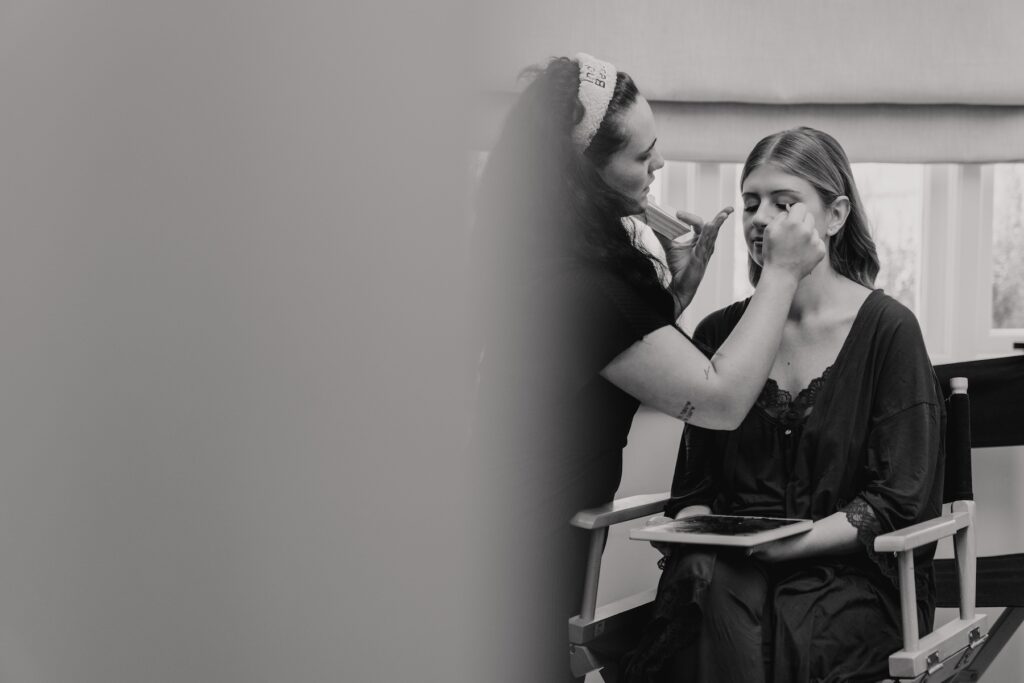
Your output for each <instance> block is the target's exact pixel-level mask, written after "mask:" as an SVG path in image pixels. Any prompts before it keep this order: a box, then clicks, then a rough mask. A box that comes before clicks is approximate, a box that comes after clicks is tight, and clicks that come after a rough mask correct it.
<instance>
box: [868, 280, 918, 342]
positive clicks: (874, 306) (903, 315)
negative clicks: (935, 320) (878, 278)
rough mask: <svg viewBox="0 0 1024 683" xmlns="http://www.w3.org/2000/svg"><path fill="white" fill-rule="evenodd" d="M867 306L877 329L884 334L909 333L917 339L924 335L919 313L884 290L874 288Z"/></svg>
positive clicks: (901, 334) (904, 334)
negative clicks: (918, 316)
mask: <svg viewBox="0 0 1024 683" xmlns="http://www.w3.org/2000/svg"><path fill="white" fill-rule="evenodd" d="M865 306H866V307H867V308H868V309H869V310H868V313H869V314H870V315H869V317H870V318H871V319H872V321H873V323H874V325H875V327H876V329H877V330H878V332H879V333H881V334H882V335H884V336H889V335H899V336H906V335H909V336H911V337H913V338H915V339H916V338H920V337H921V336H922V335H921V324H920V322H919V321H918V319H917V315H916V314H915V313H914V312H913V311H912V310H910V308H909V307H908V306H907V305H906V304H904V303H902V302H901V301H899V300H898V299H896V298H894V297H892V296H889V295H888V294H886V293H885V291H884V290H882V289H876V290H873V291H872V292H871V294H870V295H868V298H867V300H866V301H865Z"/></svg>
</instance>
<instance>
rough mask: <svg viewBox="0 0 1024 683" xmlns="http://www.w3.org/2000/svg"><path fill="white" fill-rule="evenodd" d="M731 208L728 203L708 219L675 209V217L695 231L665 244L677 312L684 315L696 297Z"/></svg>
mask: <svg viewBox="0 0 1024 683" xmlns="http://www.w3.org/2000/svg"><path fill="white" fill-rule="evenodd" d="M732 211H733V209H732V207H731V206H727V207H725V208H724V209H722V210H721V211H719V212H718V213H717V214H715V217H714V218H712V219H711V220H710V221H708V222H706V223H705V222H704V219H703V218H701V217H700V216H697V215H695V214H692V213H688V212H686V211H676V218H678V219H679V220H680V221H682V222H683V223H685V224H686V225H688V226H690V228H691V229H692V230H693V233H692V234H690V233H688V234H686V235H683V236H681V237H678V238H676V239H675V240H673V241H671V242H668V243H667V244H665V245H664V246H665V255H666V256H667V257H668V267H669V270H670V271H671V272H672V293H673V294H674V295H675V298H676V316H679V315H681V314H682V312H683V310H684V309H685V308H686V307H687V306H688V305H690V302H691V301H693V297H694V295H695V294H696V293H697V287H698V286H700V282H701V280H703V279H704V273H705V272H706V271H707V267H708V262H709V261H710V260H711V255H712V254H713V253H714V252H715V242H716V241H717V240H718V231H719V229H720V228H721V227H722V224H723V223H725V219H727V218H728V217H729V216H730V214H732Z"/></svg>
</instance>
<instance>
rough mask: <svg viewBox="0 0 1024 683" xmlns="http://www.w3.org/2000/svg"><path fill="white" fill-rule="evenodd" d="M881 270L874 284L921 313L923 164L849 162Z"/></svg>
mask: <svg viewBox="0 0 1024 683" xmlns="http://www.w3.org/2000/svg"><path fill="white" fill-rule="evenodd" d="M853 177H854V180H855V181H856V182H857V189H858V190H859V192H860V196H861V200H862V202H863V204H864V208H865V210H866V212H867V215H868V225H869V226H870V229H871V235H872V237H873V238H874V240H875V247H876V248H877V249H878V260H879V262H880V263H881V269H880V270H879V272H878V277H877V278H876V280H875V286H876V287H880V288H881V289H884V290H885V293H886V294H888V295H889V296H891V297H893V298H894V299H896V300H897V301H899V302H900V303H902V304H903V305H905V306H906V307H907V308H909V309H910V310H912V311H914V312H915V313H916V314H918V315H919V316H920V315H921V306H920V299H921V289H920V286H921V254H922V251H921V232H922V215H923V209H924V167H923V166H921V165H917V164H853Z"/></svg>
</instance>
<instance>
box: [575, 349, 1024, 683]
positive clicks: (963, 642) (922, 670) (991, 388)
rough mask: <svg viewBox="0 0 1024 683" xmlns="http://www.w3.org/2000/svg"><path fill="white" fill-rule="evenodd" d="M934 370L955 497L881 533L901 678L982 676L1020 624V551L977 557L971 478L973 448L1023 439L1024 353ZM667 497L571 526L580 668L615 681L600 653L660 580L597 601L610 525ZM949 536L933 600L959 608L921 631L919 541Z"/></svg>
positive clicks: (895, 667) (621, 636)
mask: <svg viewBox="0 0 1024 683" xmlns="http://www.w3.org/2000/svg"><path fill="white" fill-rule="evenodd" d="M935 370H936V373H937V374H938V376H939V378H940V380H941V382H942V385H943V387H944V392H945V393H946V401H947V415H948V420H947V433H946V470H945V481H944V489H943V491H944V495H943V500H944V502H945V503H948V504H949V506H948V512H946V513H945V514H943V515H942V516H941V517H938V518H936V519H934V520H929V521H927V522H923V523H921V524H918V525H915V526H912V527H908V528H905V529H900V530H898V531H895V532H892V533H889V534H884V535H882V536H879V537H877V538H876V539H875V550H876V551H877V552H893V553H896V554H897V556H898V558H899V566H900V578H901V580H900V600H901V606H902V615H903V637H904V646H903V649H902V650H900V651H899V652H896V653H894V654H892V655H891V656H890V657H889V675H890V676H891V677H892V679H893V680H895V681H900V682H903V681H915V682H918V683H925V682H927V683H940V682H942V681H954V680H959V681H977V680H979V679H980V678H981V675H982V674H983V673H984V671H985V669H986V668H987V667H988V666H989V664H991V662H992V661H993V660H994V659H995V657H996V656H997V655H998V654H999V651H1000V650H1001V649H1002V648H1003V647H1004V646H1005V645H1006V643H1007V642H1008V641H1009V639H1010V636H1012V635H1013V633H1014V631H1015V630H1016V629H1017V627H1019V626H1020V624H1021V623H1022V622H1024V554H1016V555H1003V556H998V557H983V558H976V557H975V531H974V517H975V509H974V500H973V498H974V496H973V490H972V479H971V447H974V448H986V447H991V446H1013V445H1024V356H1014V357H1010V358H998V359H992V360H985V361H973V362H967V363H954V364H949V365H940V366H936V368H935ZM954 378H957V379H956V380H955V381H954ZM968 386H969V387H970V390H971V397H970V399H968V397H967V393H966V390H967V387H968ZM668 500H669V494H668V493H656V494H645V495H638V496H632V497H629V498H622V499H619V500H615V501H613V502H612V503H609V504H608V505H604V506H601V507H598V508H592V509H589V510H582V511H580V512H579V513H577V514H576V516H575V517H573V519H572V522H571V524H572V525H573V526H576V527H578V528H580V529H585V530H589V531H590V532H591V534H592V535H591V545H590V556H589V559H588V563H587V571H586V576H585V579H584V591H583V604H582V606H581V609H580V613H579V614H577V615H576V616H574V617H572V618H571V619H570V620H569V666H570V668H571V670H572V672H573V674H574V675H576V676H584V675H585V674H587V673H590V672H594V671H600V672H601V676H602V678H603V679H604V680H605V681H606V682H607V683H613V682H614V680H615V679H614V675H615V674H614V670H615V667H609V668H608V670H607V671H605V670H603V667H604V666H605V662H604V661H603V660H602V653H604V652H614V653H620V652H623V651H625V650H626V649H627V648H628V645H626V643H629V642H631V641H632V640H634V638H635V636H636V635H638V634H639V632H640V631H641V630H642V629H643V627H644V625H645V624H646V623H647V622H648V621H649V620H650V619H651V617H652V614H653V601H654V596H655V593H656V589H655V588H651V589H648V590H645V591H642V592H640V593H636V594H634V595H631V596H628V597H626V598H623V599H621V600H618V601H616V602H613V603H610V604H607V605H600V606H599V605H597V589H598V581H599V576H600V571H601V556H602V553H603V550H604V545H605V541H606V540H607V537H608V528H609V527H611V526H612V525H614V524H619V523H621V522H628V521H632V520H636V519H641V518H644V517H647V516H650V515H653V514H657V513H658V512H661V511H662V510H663V509H664V506H665V503H666V502H668ZM946 509H947V507H946V506H944V510H946ZM949 536H952V537H953V545H954V552H955V555H956V557H955V559H953V560H935V561H934V562H935V573H936V605H937V606H938V607H958V608H959V610H960V613H959V616H958V618H956V619H954V620H952V621H950V622H949V623H947V624H945V625H943V626H941V627H939V628H937V629H935V630H934V631H933V632H932V633H929V634H927V635H925V636H921V635H920V634H918V628H917V616H916V608H915V594H914V593H915V587H914V581H913V574H914V567H913V549H914V548H917V547H919V546H922V545H927V544H929V543H934V542H936V541H938V540H940V539H942V538H946V537H949ZM908 578H909V580H908ZM976 606H982V607H1005V608H1006V609H1005V610H1004V612H1003V614H1002V615H1001V616H1000V617H999V619H998V620H997V621H996V623H995V625H994V626H992V628H991V629H989V628H988V622H987V619H986V616H985V615H983V614H977V613H975V607H976Z"/></svg>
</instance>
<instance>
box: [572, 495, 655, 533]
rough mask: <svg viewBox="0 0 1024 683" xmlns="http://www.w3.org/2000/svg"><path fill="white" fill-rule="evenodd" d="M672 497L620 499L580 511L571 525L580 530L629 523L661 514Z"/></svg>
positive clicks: (649, 496) (652, 496)
mask: <svg viewBox="0 0 1024 683" xmlns="http://www.w3.org/2000/svg"><path fill="white" fill-rule="evenodd" d="M670 497H671V496H670V495H669V494H668V493H644V494H641V495H639V496H630V497H629V498H619V499H617V500H613V501H612V502H610V503H608V504H607V505H601V506H600V507H596V508H590V509H587V510H580V511H579V512H577V513H576V516H575V517H573V518H572V521H571V522H570V524H572V525H573V526H575V527H579V528H580V529H602V528H605V527H609V526H611V525H612V524H618V523H619V522H628V521H630V520H633V519H637V518H639V517H646V516H647V515H653V514H655V513H657V512H661V511H662V510H663V509H665V503H667V502H668V499H669V498H670Z"/></svg>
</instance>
